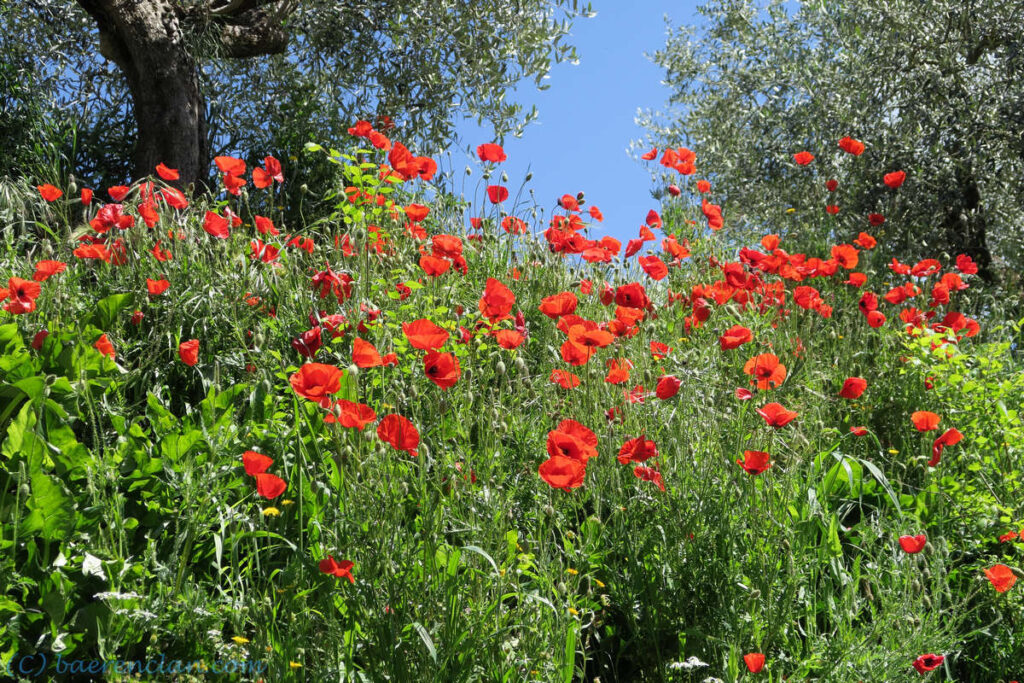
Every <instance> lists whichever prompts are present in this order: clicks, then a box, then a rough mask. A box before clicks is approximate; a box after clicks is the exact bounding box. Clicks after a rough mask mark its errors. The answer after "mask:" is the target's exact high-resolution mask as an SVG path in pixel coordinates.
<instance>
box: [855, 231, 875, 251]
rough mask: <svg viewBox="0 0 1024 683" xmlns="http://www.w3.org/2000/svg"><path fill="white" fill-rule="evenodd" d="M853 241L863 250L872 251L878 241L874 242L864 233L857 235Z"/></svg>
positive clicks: (873, 239) (872, 238)
mask: <svg viewBox="0 0 1024 683" xmlns="http://www.w3.org/2000/svg"><path fill="white" fill-rule="evenodd" d="M854 241H855V242H856V243H857V244H859V245H860V246H861V247H862V248H864V249H874V248H875V246H876V245H877V244H878V240H876V239H875V238H874V237H872V236H871V235H869V234H867V233H866V232H862V233H860V234H859V235H857V239H856V240H854Z"/></svg>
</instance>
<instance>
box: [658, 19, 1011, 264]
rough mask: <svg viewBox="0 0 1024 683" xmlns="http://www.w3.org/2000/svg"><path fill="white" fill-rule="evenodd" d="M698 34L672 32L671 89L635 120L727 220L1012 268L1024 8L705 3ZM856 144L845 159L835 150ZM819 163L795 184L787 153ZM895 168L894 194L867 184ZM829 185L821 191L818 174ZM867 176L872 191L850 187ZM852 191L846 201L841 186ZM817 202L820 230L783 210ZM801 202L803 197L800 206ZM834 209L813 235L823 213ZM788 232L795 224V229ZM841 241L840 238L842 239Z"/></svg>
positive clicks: (667, 57) (663, 54) (665, 53)
mask: <svg viewBox="0 0 1024 683" xmlns="http://www.w3.org/2000/svg"><path fill="white" fill-rule="evenodd" d="M700 12H701V13H702V14H703V16H704V17H705V19H706V23H705V25H704V26H703V27H701V28H700V29H697V28H693V27H680V28H677V29H675V30H673V31H672V33H671V35H670V38H669V40H668V43H667V45H666V47H665V48H664V49H663V50H661V51H659V52H657V53H656V54H655V55H654V59H655V61H656V63H658V64H659V65H661V66H662V67H664V68H665V70H666V73H667V82H668V83H669V85H670V87H671V88H672V90H673V95H672V98H671V102H670V107H671V109H670V111H668V112H667V113H666V114H664V115H650V116H648V117H647V118H646V120H645V124H646V126H647V127H648V128H649V129H650V130H651V132H652V136H653V137H654V139H655V140H656V141H665V142H677V141H678V140H680V139H682V140H685V141H686V142H687V143H688V144H690V145H691V146H693V148H694V149H695V150H699V154H700V164H699V166H698V169H699V170H698V172H699V173H701V174H704V175H705V176H708V177H711V178H713V183H714V186H715V188H716V192H717V193H718V196H720V197H721V198H722V199H723V202H724V205H725V206H727V207H728V213H729V214H730V216H729V218H731V220H732V222H733V223H734V224H745V225H747V226H749V227H756V228H757V229H761V228H763V227H765V226H768V225H770V226H772V227H773V229H777V230H790V231H799V230H801V229H803V230H809V229H810V230H815V231H820V230H821V225H822V224H827V225H832V226H835V230H836V231H846V232H848V231H849V230H850V229H854V232H853V234H856V230H855V229H856V228H858V227H859V228H860V229H864V228H866V227H867V221H866V220H865V217H866V216H867V215H868V213H870V212H878V213H881V214H883V215H884V216H885V217H886V219H887V221H886V223H885V225H884V226H881V227H879V228H878V229H877V232H878V234H879V236H880V237H882V238H883V239H882V240H880V242H883V243H884V246H885V248H888V249H891V250H893V252H894V253H895V252H899V253H902V254H903V255H905V256H906V255H908V254H923V253H926V252H927V253H935V250H936V249H938V250H944V251H946V252H948V253H949V255H951V256H955V255H956V254H958V253H966V254H968V255H970V256H971V257H972V258H974V260H975V261H977V262H978V263H979V264H980V265H981V266H982V272H983V274H984V275H985V276H986V277H987V278H989V279H993V278H995V277H996V276H997V274H1003V275H1006V276H1009V277H1011V278H1013V277H1015V276H1014V275H1013V273H1014V271H1019V270H1020V266H1021V265H1022V264H1024V251H1022V248H1021V243H1022V237H1024V234H1022V229H1021V226H1022V225H1024V220H1022V219H1024V214H1022V210H1021V209H1022V206H1024V204H1022V201H1024V184H1022V183H1021V182H1020V177H1021V172H1022V171H1024V136H1022V135H1021V134H1020V130H1021V123H1022V118H1024V79H1022V78H1021V74H1022V67H1024V62H1022V59H1024V57H1022V46H1024V35H1022V34H1021V32H1020V26H1021V25H1022V20H1024V6H1022V5H1021V3H1020V2H1011V1H1007V0H995V1H988V0H986V1H984V2H982V1H980V0H966V1H965V0H934V1H932V2H927V3H923V2H919V0H890V1H889V2H884V3H878V2H873V1H871V0H846V1H844V2H802V3H799V5H797V6H796V7H794V5H793V3H789V2H784V1H783V0H771V1H769V2H760V1H755V0H712V1H710V2H707V3H705V4H704V5H703V6H702V7H701V9H700ZM843 136H852V137H853V138H856V139H858V140H862V141H864V142H865V143H866V145H867V153H866V154H864V155H863V157H862V158H860V159H857V160H856V161H854V160H853V159H852V158H851V157H850V156H849V155H845V154H843V153H841V152H839V150H838V148H837V146H836V144H837V141H838V140H839V139H840V138H841V137H843ZM805 149H806V150H809V151H811V152H812V153H813V154H815V155H817V157H818V158H817V160H816V161H815V164H816V165H817V167H818V168H817V170H818V174H817V177H815V179H814V181H813V182H814V186H813V188H812V187H809V186H808V185H807V183H809V182H811V181H807V180H805V179H806V178H807V174H806V173H798V172H797V171H798V169H797V168H796V166H795V165H794V163H793V162H792V156H791V155H792V154H793V153H795V152H799V151H801V150H805ZM896 170H903V171H905V172H906V173H907V180H906V186H905V188H904V191H903V192H902V193H901V194H900V195H899V197H898V198H894V197H893V195H892V193H888V192H887V191H886V190H887V188H886V187H885V186H884V185H883V184H882V183H881V178H882V176H883V175H884V174H885V173H888V172H891V171H896ZM832 177H835V178H838V179H840V180H841V181H842V182H841V184H840V186H839V190H838V191H837V192H835V193H833V194H831V195H830V194H829V193H828V192H827V191H826V190H825V189H824V183H825V181H826V179H828V178H832ZM869 179H874V182H864V181H865V180H869ZM855 188H859V189H855ZM808 192H816V193H817V196H818V197H820V198H821V206H820V212H821V217H820V219H819V218H818V217H817V215H816V214H813V213H812V214H811V216H812V220H810V221H801V220H800V219H799V218H798V219H796V220H794V219H793V218H792V217H791V216H789V217H787V216H786V215H785V214H784V211H785V209H786V207H793V206H797V205H801V207H802V208H801V210H808V209H811V210H819V207H813V209H812V207H808V206H807V202H806V201H805V199H801V198H806V197H807V196H809V195H808V194H807V193H808ZM810 196H813V195H810ZM826 203H834V204H836V205H839V206H840V207H841V212H840V213H839V214H837V215H836V216H835V218H834V219H833V220H832V222H831V223H826V218H830V217H826V216H825V204H826ZM801 226H802V227H801ZM844 234H845V233H844Z"/></svg>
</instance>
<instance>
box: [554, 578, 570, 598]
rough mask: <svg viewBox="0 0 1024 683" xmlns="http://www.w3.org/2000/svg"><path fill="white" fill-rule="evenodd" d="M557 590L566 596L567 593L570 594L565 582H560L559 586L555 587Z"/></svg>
mask: <svg viewBox="0 0 1024 683" xmlns="http://www.w3.org/2000/svg"><path fill="white" fill-rule="evenodd" d="M555 590H557V591H558V592H559V593H562V594H563V595H564V594H565V593H568V592H569V587H568V586H566V585H565V582H564V581H559V582H558V584H557V585H556V586H555Z"/></svg>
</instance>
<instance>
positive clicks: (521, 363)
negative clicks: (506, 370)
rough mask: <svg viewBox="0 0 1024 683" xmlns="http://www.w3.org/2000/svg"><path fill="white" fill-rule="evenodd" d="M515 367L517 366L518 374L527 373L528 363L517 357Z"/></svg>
mask: <svg viewBox="0 0 1024 683" xmlns="http://www.w3.org/2000/svg"><path fill="white" fill-rule="evenodd" d="M513 365H515V366H516V370H517V371H518V372H526V361H524V360H523V359H522V358H521V357H519V356H517V357H516V360H515V362H514V363H513Z"/></svg>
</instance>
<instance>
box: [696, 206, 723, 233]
mask: <svg viewBox="0 0 1024 683" xmlns="http://www.w3.org/2000/svg"><path fill="white" fill-rule="evenodd" d="M700 210H701V212H703V214H704V217H705V218H707V219H708V227H709V228H711V229H712V230H721V229H722V228H723V227H724V226H725V219H724V218H722V207H721V206H719V205H718V204H710V203H708V201H707V200H706V199H702V200H701V204H700Z"/></svg>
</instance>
